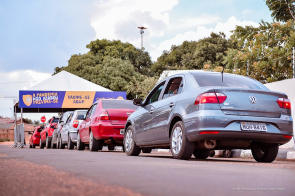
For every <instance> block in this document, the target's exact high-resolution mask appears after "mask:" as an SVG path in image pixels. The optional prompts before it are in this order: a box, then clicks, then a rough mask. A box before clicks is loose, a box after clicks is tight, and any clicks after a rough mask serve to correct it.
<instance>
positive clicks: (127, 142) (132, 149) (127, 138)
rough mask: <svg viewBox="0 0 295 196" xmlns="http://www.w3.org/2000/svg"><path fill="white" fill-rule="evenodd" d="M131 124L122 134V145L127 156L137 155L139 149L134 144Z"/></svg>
mask: <svg viewBox="0 0 295 196" xmlns="http://www.w3.org/2000/svg"><path fill="white" fill-rule="evenodd" d="M134 138H135V137H134V134H133V129H132V126H129V127H128V128H127V130H126V132H125V135H124V147H125V152H126V154H127V155H128V156H138V155H139V154H140V151H141V149H140V148H139V147H138V146H137V145H136V143H135V139H134Z"/></svg>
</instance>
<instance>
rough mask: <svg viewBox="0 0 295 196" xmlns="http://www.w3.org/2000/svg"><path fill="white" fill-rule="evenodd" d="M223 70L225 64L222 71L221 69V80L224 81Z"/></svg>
mask: <svg viewBox="0 0 295 196" xmlns="http://www.w3.org/2000/svg"><path fill="white" fill-rule="evenodd" d="M223 71H224V66H223V68H222V71H221V80H222V82H223Z"/></svg>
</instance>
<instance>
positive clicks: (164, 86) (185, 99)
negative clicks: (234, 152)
mask: <svg viewBox="0 0 295 196" xmlns="http://www.w3.org/2000/svg"><path fill="white" fill-rule="evenodd" d="M133 101H134V104H136V105H139V106H141V107H140V108H139V109H138V110H136V111H135V112H134V113H132V114H131V115H130V116H129V118H128V120H127V122H126V125H125V135H124V147H125V151H126V153H127V155H132V156H137V155H139V153H140V152H141V151H142V152H145V153H149V152H150V151H151V149H153V148H168V149H169V148H170V149H171V153H172V156H173V157H174V158H176V159H189V158H191V156H192V154H193V155H194V156H195V157H196V158H199V159H205V158H207V157H208V156H209V153H210V151H211V150H231V149H251V150H252V154H253V157H254V158H255V160H256V161H258V162H272V161H273V160H275V158H276V156H277V153H278V148H279V146H280V145H282V144H285V143H287V142H288V141H290V140H291V138H292V136H293V127H292V126H293V121H292V117H291V103H290V100H288V97H287V95H285V94H283V93H279V92H272V91H270V90H269V89H267V88H266V87H265V86H264V85H263V84H261V83H260V82H258V81H256V80H253V79H251V78H248V77H244V76H240V75H235V74H222V73H216V72H205V71H187V72H183V73H180V74H176V75H173V76H170V77H168V78H166V79H164V80H163V81H161V82H159V83H158V84H157V85H156V86H155V87H154V88H153V89H152V91H151V92H150V93H149V95H148V96H147V97H146V99H145V100H144V101H142V100H141V99H134V100H133Z"/></svg>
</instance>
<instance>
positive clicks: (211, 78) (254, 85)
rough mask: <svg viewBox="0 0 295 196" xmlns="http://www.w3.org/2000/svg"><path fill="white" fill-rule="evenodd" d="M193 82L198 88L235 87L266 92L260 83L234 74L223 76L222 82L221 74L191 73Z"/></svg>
mask: <svg viewBox="0 0 295 196" xmlns="http://www.w3.org/2000/svg"><path fill="white" fill-rule="evenodd" d="M192 74H193V76H194V78H195V80H196V81H197V83H198V84H199V86H200V87H205V86H220V87H236V88H245V89H256V90H268V89H267V88H266V87H265V86H264V85H263V84H261V83H260V82H258V81H256V80H253V79H251V78H248V77H244V76H240V75H235V74H223V81H222V75H221V73H213V72H202V73H192Z"/></svg>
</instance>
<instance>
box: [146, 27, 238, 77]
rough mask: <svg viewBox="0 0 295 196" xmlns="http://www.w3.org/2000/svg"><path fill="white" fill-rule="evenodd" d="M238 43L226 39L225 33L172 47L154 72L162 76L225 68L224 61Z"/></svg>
mask: <svg viewBox="0 0 295 196" xmlns="http://www.w3.org/2000/svg"><path fill="white" fill-rule="evenodd" d="M236 47H237V46H236V43H235V42H233V41H232V40H231V39H226V36H225V34H224V33H222V32H220V33H219V34H216V33H211V34H210V36H209V37H206V38H203V39H200V40H199V41H191V42H188V41H184V42H183V43H182V44H181V45H179V46H172V47H171V49H170V51H169V52H168V51H164V53H163V54H162V55H161V56H160V57H159V58H158V60H157V62H156V63H154V64H153V66H152V68H151V69H152V71H153V72H155V73H157V74H158V75H159V74H161V73H162V72H163V71H164V70H178V69H180V70H181V69H206V70H208V69H210V70H214V69H215V68H216V67H219V66H224V64H223V61H224V58H225V55H226V53H225V52H226V51H227V50H228V49H229V48H236Z"/></svg>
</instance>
